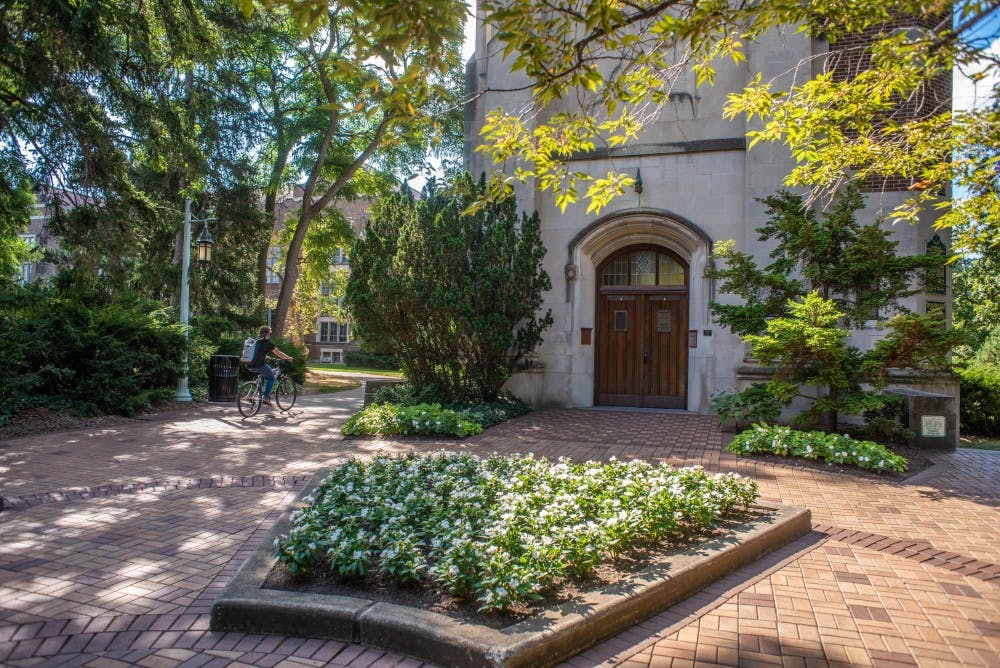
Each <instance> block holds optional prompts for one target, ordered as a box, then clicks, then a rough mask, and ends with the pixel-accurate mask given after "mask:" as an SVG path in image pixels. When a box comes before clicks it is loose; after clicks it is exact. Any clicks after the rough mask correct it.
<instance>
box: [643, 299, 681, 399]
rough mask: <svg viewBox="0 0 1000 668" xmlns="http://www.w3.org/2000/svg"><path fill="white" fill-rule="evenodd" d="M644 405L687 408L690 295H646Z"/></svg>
mask: <svg viewBox="0 0 1000 668" xmlns="http://www.w3.org/2000/svg"><path fill="white" fill-rule="evenodd" d="M644 302H645V304H644V305H645V313H646V318H645V323H644V324H645V334H646V337H645V346H646V350H647V354H648V363H647V364H645V368H644V372H645V373H644V374H643V375H644V384H643V402H642V405H643V406H648V407H650V408H685V407H686V405H685V403H686V401H685V400H686V398H687V348H686V343H687V298H686V296H684V295H669V296H659V295H649V296H647V297H645V299H644Z"/></svg>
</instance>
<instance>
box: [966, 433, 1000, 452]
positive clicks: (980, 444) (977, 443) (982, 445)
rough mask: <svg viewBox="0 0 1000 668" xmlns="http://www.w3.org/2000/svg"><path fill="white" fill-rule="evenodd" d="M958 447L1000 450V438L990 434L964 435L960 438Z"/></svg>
mask: <svg viewBox="0 0 1000 668" xmlns="http://www.w3.org/2000/svg"><path fill="white" fill-rule="evenodd" d="M958 447H960V448H970V449H973V450H1000V439H998V438H990V437H989V436H962V437H961V438H959V439H958Z"/></svg>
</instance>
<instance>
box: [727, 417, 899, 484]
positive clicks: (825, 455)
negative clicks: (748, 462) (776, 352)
mask: <svg viewBox="0 0 1000 668" xmlns="http://www.w3.org/2000/svg"><path fill="white" fill-rule="evenodd" d="M727 449H728V450H729V451H730V452H732V453H735V454H738V455H749V454H755V453H768V454H774V455H781V456H783V457H803V458H805V459H822V460H824V461H826V462H828V463H831V464H852V465H854V466H858V467H860V468H863V469H868V470H869V471H874V472H876V473H885V472H887V471H897V472H902V471H905V470H906V468H907V461H906V459H905V458H903V457H900V456H899V455H897V454H896V453H894V452H892V451H890V450H889V449H887V448H886V447H885V446H884V445H881V444H879V443H875V442H874V441H859V440H856V439H853V438H851V437H850V436H848V435H846V434H836V433H827V432H822V431H798V430H796V429H792V428H791V427H782V426H777V425H775V426H771V425H766V424H758V425H754V427H753V428H751V429H747V430H746V431H743V432H741V433H739V434H737V435H736V438H734V439H733V440H732V442H731V443H730V444H729V446H728V448H727Z"/></svg>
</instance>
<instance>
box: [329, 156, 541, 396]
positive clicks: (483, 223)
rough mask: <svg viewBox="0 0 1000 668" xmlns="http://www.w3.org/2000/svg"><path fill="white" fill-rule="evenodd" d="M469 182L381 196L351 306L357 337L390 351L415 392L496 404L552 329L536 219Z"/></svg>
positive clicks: (351, 284)
mask: <svg viewBox="0 0 1000 668" xmlns="http://www.w3.org/2000/svg"><path fill="white" fill-rule="evenodd" d="M483 187H484V186H483V184H480V185H479V186H476V185H475V184H474V183H473V181H472V179H471V178H469V177H468V176H464V177H462V178H461V179H458V180H457V182H456V183H455V184H454V187H452V188H449V189H446V190H440V191H439V190H436V189H435V184H434V183H433V182H431V183H430V184H429V186H428V188H427V189H426V190H425V193H424V198H423V199H421V200H414V199H413V198H412V196H411V195H410V194H409V193H405V194H400V195H394V196H391V197H386V198H383V199H382V200H381V201H380V202H379V203H378V205H377V206H376V208H375V212H374V215H373V216H372V218H371V220H370V221H369V222H368V226H367V228H366V230H365V234H364V236H363V237H362V238H360V239H358V240H357V241H356V242H355V244H354V247H353V250H352V253H351V276H350V278H349V279H348V283H347V302H348V305H349V308H350V311H351V314H352V316H353V319H354V323H355V328H356V331H357V333H358V334H359V335H360V337H361V338H362V339H364V340H365V341H366V342H367V343H368V344H370V345H373V346H376V347H381V346H384V347H386V348H388V349H390V350H391V351H392V352H393V354H394V355H395V356H396V359H397V360H399V363H400V365H401V366H402V368H403V371H404V372H405V374H406V377H407V379H408V380H409V382H410V383H412V384H413V385H414V386H416V387H418V388H421V389H428V390H431V391H433V392H434V393H435V394H436V395H438V396H442V397H447V398H448V399H452V400H457V401H492V400H494V399H495V398H496V397H497V394H498V393H499V392H500V388H501V387H502V385H503V384H504V382H505V381H506V380H507V379H508V378H509V377H510V375H511V373H513V371H514V370H515V369H516V368H517V367H518V365H519V364H520V363H521V362H522V361H523V359H524V357H525V356H526V355H528V354H530V353H531V351H533V350H534V349H535V348H536V347H537V346H538V344H539V343H541V341H542V332H543V331H544V330H545V329H546V328H547V327H548V326H549V325H550V324H551V323H552V318H551V315H550V314H549V313H546V314H545V315H544V316H540V317H539V316H538V314H537V312H538V310H539V308H540V306H541V303H542V293H543V292H545V291H546V290H548V289H550V288H551V283H550V281H549V277H548V275H547V274H546V273H545V271H544V270H543V269H542V267H541V263H542V259H543V258H544V256H545V248H544V246H543V245H542V242H541V236H540V232H539V219H538V215H537V214H535V215H532V216H527V215H524V214H522V215H521V216H520V217H519V216H518V215H517V210H516V208H515V207H516V202H515V201H514V199H513V198H508V199H506V200H503V201H500V202H491V203H489V204H487V205H485V206H483V207H482V208H480V209H479V210H478V211H477V212H476V213H474V214H463V211H465V210H466V209H467V208H468V207H469V206H470V204H471V203H472V202H473V201H476V200H477V199H480V198H481V197H482V196H483Z"/></svg>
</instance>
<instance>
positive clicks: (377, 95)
mask: <svg viewBox="0 0 1000 668" xmlns="http://www.w3.org/2000/svg"><path fill="white" fill-rule="evenodd" d="M253 4H254V3H253V2H252V0H242V1H241V6H243V8H244V11H245V12H247V13H248V14H249V13H250V12H251V11H252V10H253ZM260 4H262V5H263V6H265V7H268V6H285V7H289V8H290V10H291V16H292V18H293V20H295V22H296V23H297V25H298V26H299V28H300V29H302V30H303V31H304V33H305V34H306V37H305V40H304V42H303V43H302V46H301V48H299V49H298V50H297V51H296V52H295V53H294V56H293V57H294V58H295V61H296V63H297V67H298V71H299V72H300V73H301V78H299V79H298V80H297V81H298V83H297V84H294V85H293V86H291V88H295V89H298V91H299V92H300V93H305V94H306V95H309V96H311V97H310V98H309V100H310V101H309V102H306V103H305V106H304V107H300V109H299V110H298V112H297V113H296V114H289V113H288V112H287V111H286V110H284V109H282V108H281V107H280V104H276V105H275V106H274V107H273V109H274V116H273V120H274V121H275V125H274V126H273V127H274V130H275V134H274V136H273V139H274V143H273V156H274V161H273V162H272V168H271V170H270V174H271V183H270V186H269V188H274V187H276V186H277V185H278V184H279V183H280V182H282V180H283V177H284V175H285V173H286V172H285V170H286V165H287V166H289V167H292V168H293V169H294V171H293V172H292V173H293V174H305V181H304V182H303V184H302V190H303V196H302V206H301V209H300V210H299V212H298V215H297V217H296V219H295V220H294V221H290V222H289V229H290V230H291V234H290V236H289V239H288V245H287V248H285V249H284V252H285V261H284V273H283V276H282V282H281V291H280V294H279V296H278V303H277V307H276V309H275V313H274V319H273V327H274V330H275V331H276V332H278V333H282V332H284V330H285V329H286V327H287V326H288V324H289V316H290V313H291V309H292V303H293V297H294V294H295V288H296V284H297V281H298V278H299V275H300V273H301V259H302V257H303V249H304V245H305V242H306V238H307V237H308V235H309V229H310V226H311V225H312V223H313V221H315V220H317V219H318V218H319V217H321V216H322V215H323V212H324V211H325V210H326V209H327V207H329V206H330V205H331V204H332V203H333V202H334V201H335V200H336V199H337V198H338V196H341V194H342V193H344V189H345V188H346V187H347V186H348V185H349V184H350V182H351V180H352V179H353V178H354V177H355V175H356V174H358V172H359V170H362V169H363V168H365V167H366V166H368V167H370V168H372V169H375V170H378V169H380V168H381V169H385V170H386V171H392V168H394V167H398V165H399V163H400V162H406V161H401V160H400V157H401V155H406V156H407V157H408V158H412V157H413V156H414V155H419V154H421V152H422V151H423V150H424V149H425V148H426V146H427V143H428V134H430V133H432V132H434V130H435V129H436V128H438V127H439V126H440V124H441V120H442V119H440V118H438V115H440V114H441V112H442V107H443V106H445V105H447V104H448V101H449V100H450V93H451V91H450V90H449V87H448V85H447V81H448V75H449V73H451V72H452V71H454V70H458V69H459V65H460V62H459V60H460V59H459V44H460V35H461V28H462V25H463V23H464V17H465V10H464V5H462V4H460V3H458V2H455V1H453V0H450V1H448V2H441V1H440V0H439V1H437V2H428V3H395V2H389V1H387V0H380V1H378V2H357V1H349V2H337V3H329V4H328V3H327V2H326V1H324V2H322V3H318V2H317V3H312V4H310V5H308V6H298V5H297V4H296V3H295V2H291V1H287V2H286V1H285V0H274V1H270V0H268V1H265V2H262V3H260ZM317 100H318V104H317V103H315V101H317ZM274 102H275V103H280V100H279V99H274ZM296 153H298V155H296Z"/></svg>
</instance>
